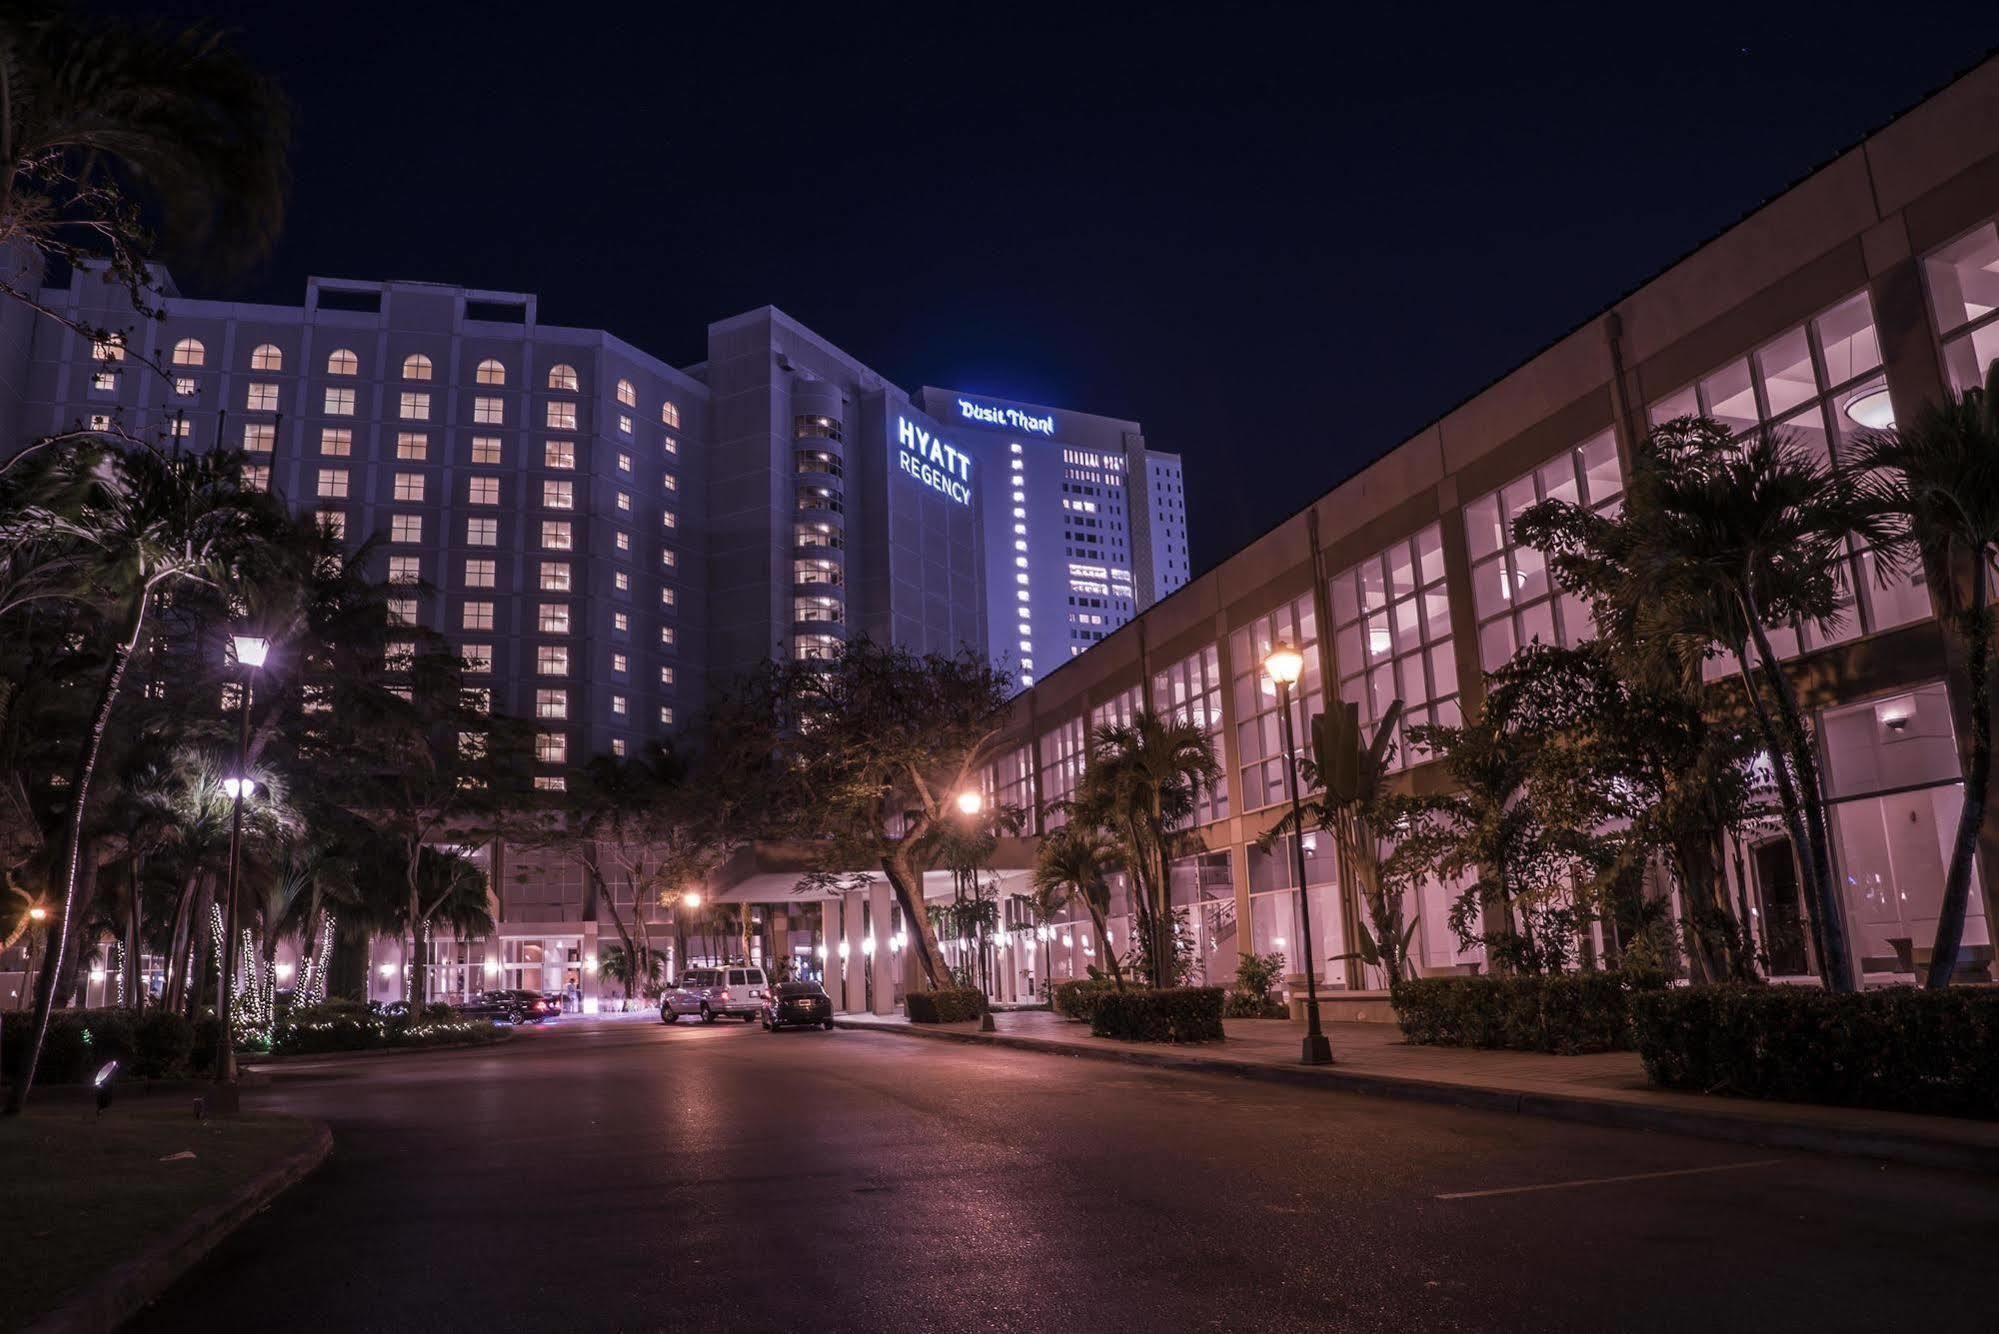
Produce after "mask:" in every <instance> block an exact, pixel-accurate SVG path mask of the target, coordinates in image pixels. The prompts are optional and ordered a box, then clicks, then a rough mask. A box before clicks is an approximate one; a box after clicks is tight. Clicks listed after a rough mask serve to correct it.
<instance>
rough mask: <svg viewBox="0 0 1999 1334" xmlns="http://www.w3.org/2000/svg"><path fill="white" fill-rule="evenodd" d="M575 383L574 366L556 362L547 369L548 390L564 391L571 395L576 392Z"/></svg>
mask: <svg viewBox="0 0 1999 1334" xmlns="http://www.w3.org/2000/svg"><path fill="white" fill-rule="evenodd" d="M577 383H578V381H577V379H576V368H575V367H574V366H569V365H565V364H563V363H562V362H557V363H556V364H555V365H553V366H550V367H549V368H548V387H549V388H550V389H566V390H568V391H569V392H570V393H572V394H573V393H575V392H576V386H577Z"/></svg>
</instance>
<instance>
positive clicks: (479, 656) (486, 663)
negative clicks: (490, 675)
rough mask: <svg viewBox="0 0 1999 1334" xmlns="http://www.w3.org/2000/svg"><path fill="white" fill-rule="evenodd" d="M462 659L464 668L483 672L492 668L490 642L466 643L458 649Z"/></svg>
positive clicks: (491, 647)
mask: <svg viewBox="0 0 1999 1334" xmlns="http://www.w3.org/2000/svg"><path fill="white" fill-rule="evenodd" d="M458 656H459V657H460V658H461V659H463V660H464V663H465V670H466V671H468V672H478V673H481V674H484V673H486V672H490V671H492V670H493V646H492V645H491V644H466V645H464V646H463V647H462V648H460V649H459V650H458Z"/></svg>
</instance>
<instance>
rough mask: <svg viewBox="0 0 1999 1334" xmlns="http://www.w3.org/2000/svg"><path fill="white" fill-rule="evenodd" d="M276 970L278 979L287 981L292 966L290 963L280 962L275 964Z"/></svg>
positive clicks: (289, 979) (289, 978)
mask: <svg viewBox="0 0 1999 1334" xmlns="http://www.w3.org/2000/svg"><path fill="white" fill-rule="evenodd" d="M276 971H277V974H278V981H280V982H289V981H291V976H292V966H291V965H290V964H288V963H281V964H279V965H278V966H277V970H276Z"/></svg>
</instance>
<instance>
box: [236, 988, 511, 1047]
mask: <svg viewBox="0 0 1999 1334" xmlns="http://www.w3.org/2000/svg"><path fill="white" fill-rule="evenodd" d="M503 1036H505V1035H504V1034H503V1033H502V1032H501V1030H500V1029H499V1028H498V1027H497V1026H495V1025H494V1024H493V1023H492V1022H491V1021H490V1020H486V1019H461V1018H460V1017H459V1016H458V1013H457V1011H455V1010H453V1009H452V1008H451V1007H450V1006H449V1005H426V1006H424V1007H423V1009H422V1011H421V1012H419V1013H418V1015H417V1016H416V1018H415V1019H412V1020H402V1019H389V1018H385V1017H383V1016H382V1015H380V1014H377V1013H375V1012H374V1011H373V1010H370V1009H369V1008H368V1007H367V1006H365V1005H361V1004H358V1003H356V1002H354V1001H331V1002H328V1003H327V1004H324V1005H314V1006H302V1007H300V1008H299V1009H296V1010H293V1011H292V1012H290V1013H289V1014H287V1015H286V1016H285V1017H284V1019H283V1020H282V1021H281V1022H280V1023H279V1024H278V1025H277V1026H276V1027H275V1028H274V1029H272V1031H271V1051H272V1053H273V1054H275V1055H279V1056H306V1055H314V1054H317V1053H320V1052H336V1051H374V1050H377V1049H378V1048H383V1047H443V1046H450V1045H453V1044H456V1043H461V1042H495V1041H498V1040H499V1039H500V1038H501V1037H503Z"/></svg>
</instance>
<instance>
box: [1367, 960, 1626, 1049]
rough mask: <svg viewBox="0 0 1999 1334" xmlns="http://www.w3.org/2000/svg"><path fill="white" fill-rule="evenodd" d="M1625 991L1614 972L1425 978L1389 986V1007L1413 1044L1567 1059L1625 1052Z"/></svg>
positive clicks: (1623, 977)
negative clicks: (1558, 1055) (1556, 1055)
mask: <svg viewBox="0 0 1999 1334" xmlns="http://www.w3.org/2000/svg"><path fill="white" fill-rule="evenodd" d="M1632 991H1633V982H1632V979H1631V978H1630V977H1628V976H1627V975H1625V974H1623V973H1615V972H1611V973H1556V974H1550V975H1546V976H1529V977H1424V978H1416V979H1413V980H1410V981H1404V982H1398V983H1396V984H1395V986H1394V988H1393V989H1392V990H1391V992H1390V993H1389V1002H1390V1004H1392V1005H1393V1006H1394V1007H1395V1018H1396V1022H1397V1023H1399V1024H1400V1025H1401V1027H1402V1036H1403V1037H1404V1038H1405V1039H1407V1040H1408V1041H1410V1042H1413V1043H1419V1044H1423V1045H1428V1046H1439V1047H1503V1048H1506V1049H1508V1050H1511V1051H1548V1052H1559V1053H1561V1054H1563V1055H1573V1054H1575V1053H1577V1052H1588V1051H1627V1050H1629V1049H1630V1047H1631V1017H1630V997H1631V994H1632Z"/></svg>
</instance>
